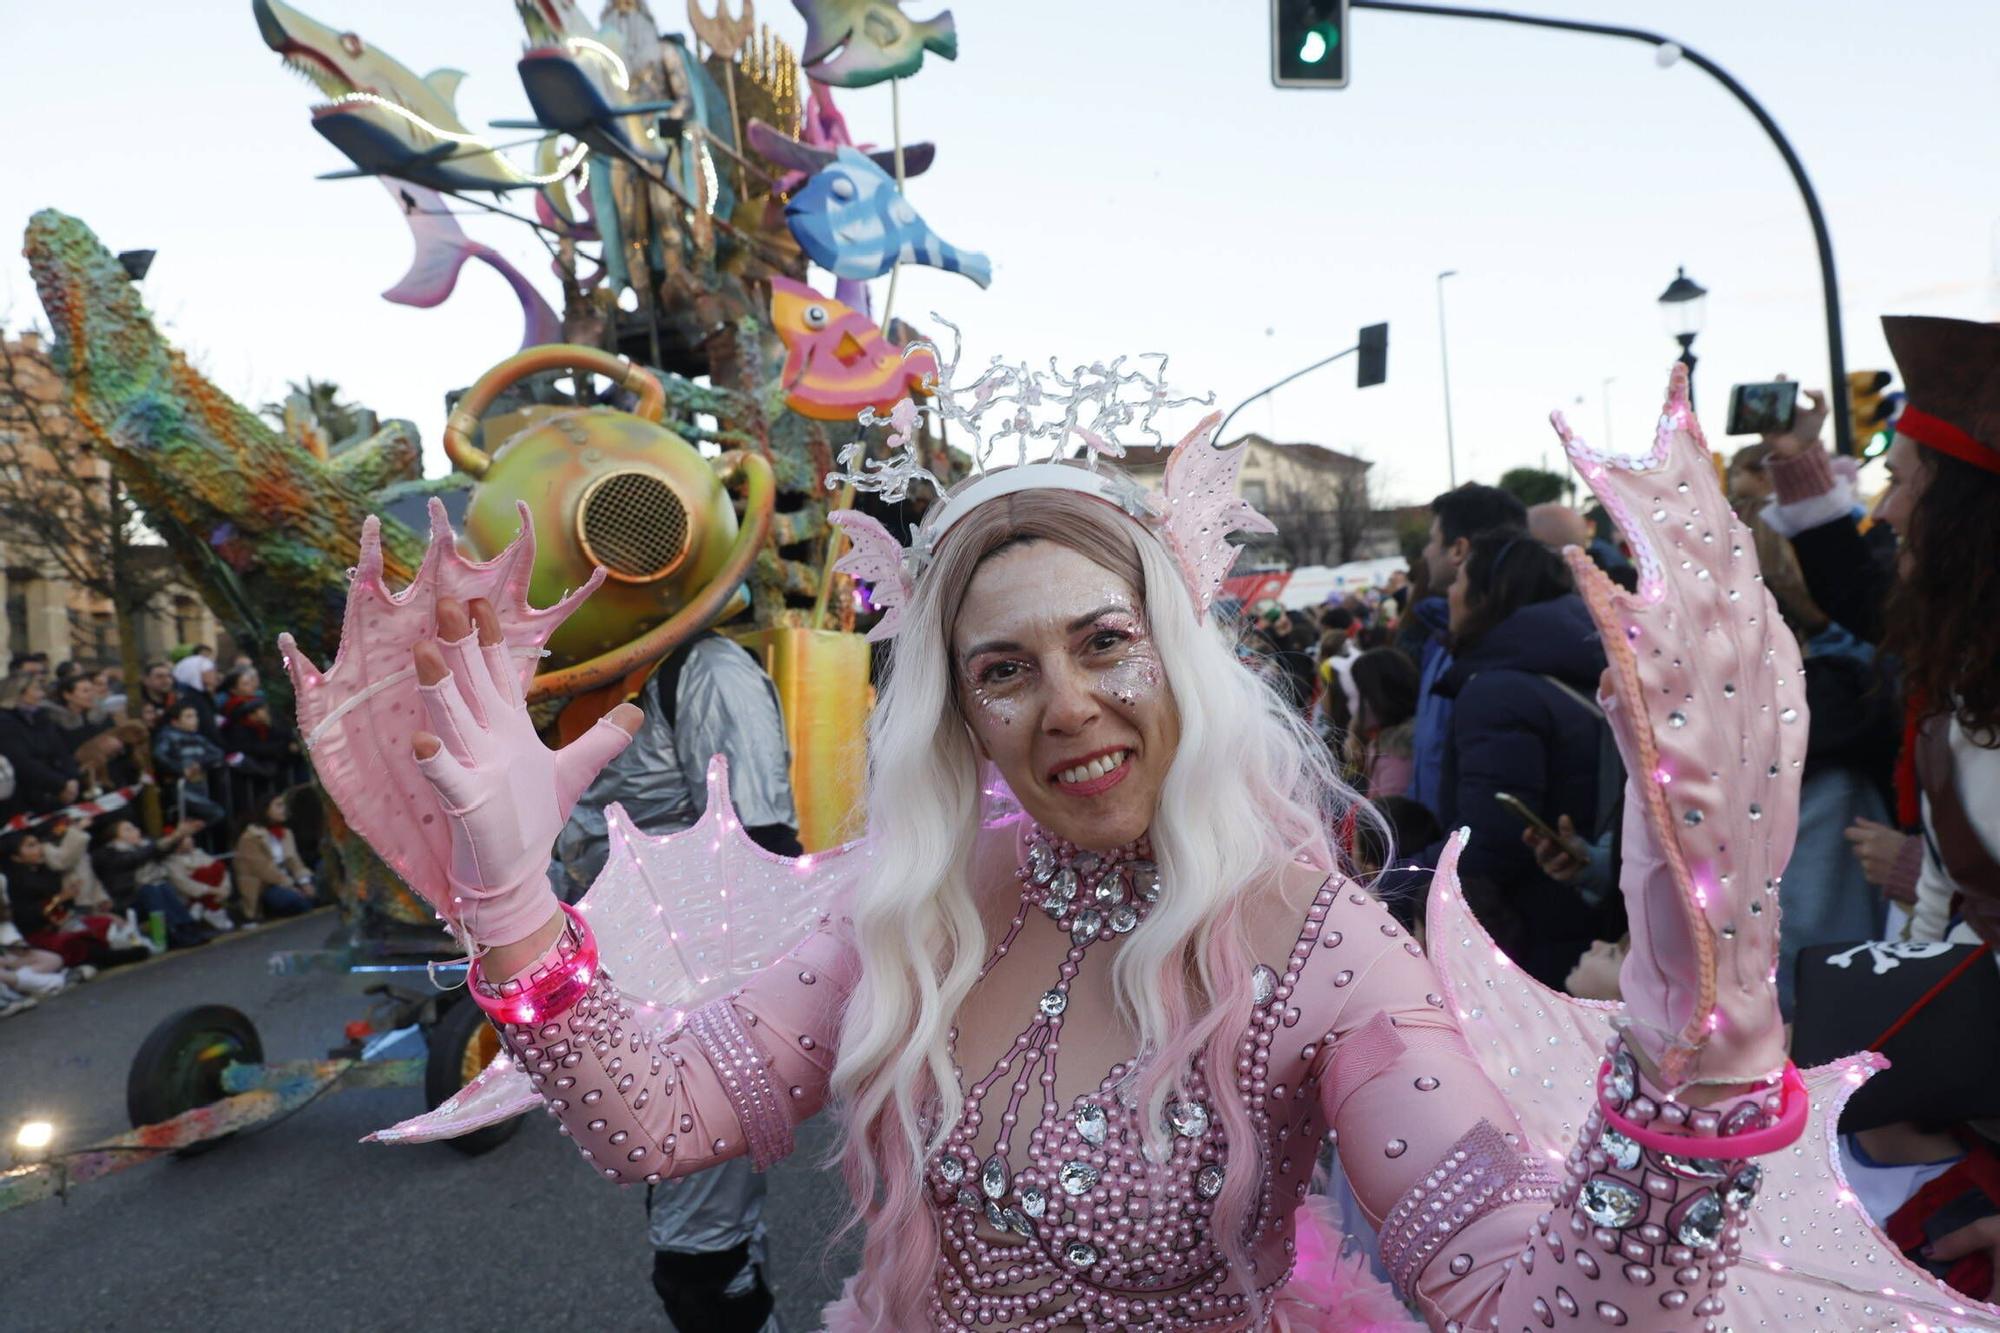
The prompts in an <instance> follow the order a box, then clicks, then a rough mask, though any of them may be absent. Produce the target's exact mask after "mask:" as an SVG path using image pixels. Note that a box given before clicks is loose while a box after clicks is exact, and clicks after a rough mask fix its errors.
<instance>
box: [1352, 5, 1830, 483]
mask: <svg viewBox="0 0 2000 1333" xmlns="http://www.w3.org/2000/svg"><path fill="white" fill-rule="evenodd" d="M1348 3H1349V5H1350V6H1351V7H1352V8H1354V9H1385V10H1389V11H1391V12H1394V13H1400V14H1432V15H1436V16H1437V17H1440V18H1457V19H1486V20H1488V21H1490V22H1495V23H1519V24H1523V25H1525V26H1527V27H1531V28H1558V29H1561V30H1562V31H1565V32H1588V33H1594V34H1596V35H1597V36H1600V37H1625V38H1629V39H1630V40H1632V41H1635V42H1645V43H1646V44H1647V45H1649V46H1656V47H1669V46H1670V47H1672V48H1674V49H1675V50H1676V51H1678V52H1680V54H1681V56H1682V58H1684V59H1685V60H1687V62H1688V63H1689V64H1691V65H1694V66H1696V67H1697V68H1699V69H1702V70H1705V71H1707V72H1708V73H1709V74H1710V75H1711V76H1713V77H1714V79H1715V81H1716V82H1717V83H1720V84H1721V85H1722V86H1723V87H1724V88H1727V89H1728V90H1729V91H1730V93H1731V94H1733V95H1734V96H1735V98H1736V100H1737V101H1739V102H1741V103H1742V104H1743V106H1744V108H1745V109H1746V110H1748V111H1749V112H1750V114H1751V115H1752V116H1755V117H1756V118H1757V123H1758V124H1759V125H1762V126H1763V127H1764V133H1766V134H1768V135H1770V136H1771V142H1772V143H1773V144H1776V145H1777V148H1778V155H1779V156H1780V157H1782V158H1784V159H1785V165H1786V166H1787V167H1789V168H1791V172H1792V181H1793V183H1794V184H1796V185H1797V186H1798V187H1799V194H1800V196H1801V197H1803V198H1804V199H1805V202H1806V216H1807V217H1808V218H1810V219H1811V220H1812V229H1813V240H1814V241H1815V242H1816V243H1817V244H1818V246H1819V278H1820V285H1821V287H1822V288H1823V289H1824V291H1825V295H1826V359H1827V362H1828V366H1829V369H1830V371H1831V376H1830V378H1831V381H1832V382H1831V383H1829V384H1828V385H1827V397H1828V398H1829V399H1831V400H1832V405H1833V447H1834V449H1835V451H1836V452H1839V453H1843V454H1851V453H1853V452H1854V425H1853V422H1852V421H1850V420H1849V414H1848V404H1847V353H1846V350H1845V348H1844V346H1843V345H1842V342H1841V337H1840V289H1839V287H1838V286H1837V285H1836V284H1835V281H1834V276H1833V240H1832V238H1831V237H1829V236H1828V235H1827V231H1826V215H1825V214H1823V213H1821V212H1820V208H1819V196H1818V195H1817V194H1815V193H1814V192H1813V187H1812V181H1811V180H1809V179H1808V178H1807V177H1806V169H1805V164H1804V163H1802V162H1800V161H1799V155H1798V154H1797V153H1795V152H1793V151H1792V145H1791V143H1790V141H1789V140H1787V139H1786V138H1785V134H1784V131H1783V130H1780V129H1779V128H1778V122H1777V121H1775V120H1773V119H1771V113H1770V112H1768V111H1766V110H1765V109H1764V108H1763V107H1762V106H1761V105H1760V104H1759V103H1758V101H1757V99H1756V98H1754V97H1752V96H1751V95H1750V91H1749V89H1747V88H1745V87H1744V86H1743V85H1742V84H1740V83H1738V82H1737V81H1736V80H1735V79H1734V78H1732V77H1731V76H1730V73H1729V71H1728V70H1726V69H1724V68H1723V67H1722V66H1720V65H1718V64H1716V63H1715V62H1714V61H1713V60H1710V59H1709V58H1708V57H1707V56H1705V55H1703V54H1701V53H1700V52H1699V51H1695V50H1693V49H1691V48H1689V47H1687V46H1684V45H1682V44H1681V43H1680V42H1677V41H1675V40H1674V39H1673V38H1671V37H1667V36H1663V35H1662V34H1660V33H1657V32H1648V31H1646V29H1644V28H1624V27H1619V26H1617V25H1615V24H1608V23H1585V22H1582V21H1580V20H1577V19H1551V18H1542V17H1539V16H1537V15H1534V14H1510V13H1507V12H1505V11H1502V10H1492V9H1466V8H1463V7H1461V6H1458V5H1425V4H1409V3H1405V2H1404V0H1348Z"/></svg>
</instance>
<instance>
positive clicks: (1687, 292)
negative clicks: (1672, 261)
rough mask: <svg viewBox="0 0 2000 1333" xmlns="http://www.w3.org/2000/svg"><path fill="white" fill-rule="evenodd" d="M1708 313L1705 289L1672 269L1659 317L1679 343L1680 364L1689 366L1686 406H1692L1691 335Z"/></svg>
mask: <svg viewBox="0 0 2000 1333" xmlns="http://www.w3.org/2000/svg"><path fill="white" fill-rule="evenodd" d="M1707 314H1708V288H1706V287H1704V286H1702V285H1701V284H1700V283H1698V282H1696V281H1695V280H1694V279H1693V278H1690V277H1689V276H1688V274H1687V270H1686V269H1684V268H1682V269H1675V270H1674V280H1673V281H1672V282H1670V283H1668V284H1667V289H1666V290H1665V291H1663V292H1661V293H1660V318H1661V319H1662V320H1664V321H1665V323H1666V326H1667V332H1668V333H1670V334H1672V335H1673V337H1674V339H1675V341H1677V342H1678V343H1680V345H1681V364H1682V365H1684V366H1686V367H1687V368H1688V406H1689V407H1693V406H1694V336H1695V335H1696V334H1697V333H1700V332H1701V326H1702V321H1703V320H1704V319H1705V318H1706V316H1707Z"/></svg>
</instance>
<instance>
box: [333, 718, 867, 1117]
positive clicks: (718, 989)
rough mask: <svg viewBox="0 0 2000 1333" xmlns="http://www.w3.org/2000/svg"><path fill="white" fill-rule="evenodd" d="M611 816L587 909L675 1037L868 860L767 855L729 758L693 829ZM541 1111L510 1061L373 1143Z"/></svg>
mask: <svg viewBox="0 0 2000 1333" xmlns="http://www.w3.org/2000/svg"><path fill="white" fill-rule="evenodd" d="M606 816H607V822H608V824H609V825H610V829H611V849H610V854H609V856H608V857H607V858H606V860H605V863H604V870H603V871H602V873H600V874H599V875H598V877H597V880H596V882H595V883H593V884H592V885H591V886H590V891H589V892H588V893H586V894H584V896H583V901H582V902H580V903H579V904H578V905H577V907H578V910H579V911H581V912H582V913H583V915H584V918H585V919H586V920H588V921H589V922H590V925H591V929H592V930H593V931H594V932H595V933H596V935H597V941H598V948H599V949H600V950H601V951H602V953H601V957H602V958H603V960H604V966H605V970H606V971H607V972H608V973H609V974H610V975H611V976H612V977H614V978H615V979H616V980H617V983H618V989H619V990H620V991H622V992H624V993H625V994H626V995H628V996H630V997H631V998H632V999H633V1000H635V1001H637V1002H638V1003H639V1004H640V1005H641V1006H642V1007H643V1008H644V1009H645V1011H646V1012H647V1013H649V1014H651V1015H653V1019H652V1021H654V1022H656V1023H658V1024H659V1025H660V1026H661V1027H666V1028H672V1027H677V1026H679V1024H680V1022H681V1020H682V1018H683V1017H685V1015H686V1014H687V1013H688V1012H689V1011H690V1010H693V1009H696V1008H699V1007H700V1006H701V1005H703V1004H705V1003H707V1002H708V1001H709V1000H712V999H715V998H716V997H717V996H721V995H727V994H728V993H729V992H731V991H733V990H735V989H736V988H737V987H739V986H741V985H742V984H743V983H744V982H746V981H748V980H749V979H750V978H751V977H753V976H755V975H756V974H757V973H758V972H759V971H760V970H762V969H763V968H764V967H765V966H767V965H769V964H770V963H772V962H775V961H776V960H777V959H779V958H782V957H783V956H784V955H785V954H786V953H788V952H790V951H791V949H792V948H793V947H794V946H796V945H797V944H798V943H799V941H800V940H803V939H804V938H805V937H806V936H807V935H808V934H810V933H811V932H812V930H813V929H814V927H815V926H816V925H817V924H818V922H819V919H820V916H821V914H822V913H823V912H825V911H826V910H827V907H828V904H829V903H830V902H831V900H832V898H833V895H834V893H835V891H836V889H837V888H838V886H839V885H840V884H841V883H843V882H844V881H845V879H846V877H847V872H848V871H849V870H850V869H852V868H854V866H855V864H856V862H858V861H859V860H860V859H861V856H863V855H865V853H861V854H859V855H857V849H859V848H860V847H861V846H862V844H860V843H847V844H844V845H843V846H840V847H836V848H834V849H832V850H831V851H826V852H819V853H816V854H808V855H805V856H801V857H789V856H777V855H774V854H773V853H771V852H767V851H765V850H764V849H763V848H762V847H759V846H758V845H757V844H756V843H754V842H752V841H751V840H750V835H749V834H747V833H745V832H744V831H743V821H742V820H740V819H738V818H737V817H736V811H735V810H734V809H733V808H732V807H731V805H730V803H729V767H728V762H727V761H726V760H725V759H723V757H722V756H721V755H717V756H716V757H715V758H713V759H711V760H710V761H709V764H708V808H707V809H706V810H705V811H704V812H703V814H702V817H701V819H700V820H698V821H697V822H696V823H694V824H693V825H691V826H690V827H688V828H685V829H682V830H681V831H680V832H678V833H669V834H665V835H663V836H659V837H655V836H653V835H652V834H648V833H642V832H640V831H639V830H638V829H636V828H634V827H633V826H632V822H631V821H630V820H629V819H627V818H626V817H625V810H624V808H623V807H622V806H616V805H614V806H612V807H611V808H610V809H609V810H608V811H607V812H606ZM541 1101H542V1099H541V1096H540V1094H538V1093H537V1092H536V1091H535V1090H534V1089H533V1088H531V1087H530V1086H528V1078H527V1075H525V1074H523V1073H522V1072H521V1071H520V1070H518V1069H516V1068H514V1067H513V1064H512V1062H511V1060H510V1059H509V1057H508V1056H507V1054H506V1053H505V1052H504V1051H503V1052H502V1053H501V1054H500V1055H499V1056H498V1057H497V1058H495V1060H494V1061H493V1063H492V1064H490V1065H488V1066H487V1067H486V1068H485V1070H483V1071H482V1072H481V1073H480V1075H479V1077H478V1078H477V1079H475V1080H473V1081H472V1082H471V1083H469V1084H467V1085H466V1086H465V1088H464V1089H463V1090H461V1091H460V1092H459V1093H458V1095H457V1096H455V1097H452V1098H451V1099H450V1100H448V1101H446V1102H445V1103H444V1104H443V1105H441V1106H439V1107H438V1108H437V1109H436V1110H435V1111H432V1112H430V1113H429V1114H427V1115H420V1116H417V1117H415V1118H413V1119H410V1120H405V1121H403V1122H402V1123H401V1124H397V1125H393V1126H391V1127H390V1128H388V1129H383V1130H378V1131H376V1132H375V1133H374V1134H371V1135H369V1138H370V1139H373V1140H375V1141H376V1142H380V1143H427V1142H430V1141H432V1140H434V1139H449V1138H456V1137H457V1136H458V1135H460V1134H469V1133H471V1132H472V1131H473V1130H475V1129H482V1128H484V1127H485V1126H487V1125H491V1124H495V1123H497V1122H499V1121H502V1120H506V1119H509V1118H510V1117H512V1116H517V1115H520V1114H521V1113H522V1112H523V1111H529V1110H533V1109H534V1108H535V1107H537V1106H539V1105H541Z"/></svg>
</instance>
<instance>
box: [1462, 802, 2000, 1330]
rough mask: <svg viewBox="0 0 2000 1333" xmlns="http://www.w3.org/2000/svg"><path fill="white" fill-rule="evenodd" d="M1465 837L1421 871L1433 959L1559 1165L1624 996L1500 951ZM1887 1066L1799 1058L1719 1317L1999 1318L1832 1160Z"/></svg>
mask: <svg viewBox="0 0 2000 1333" xmlns="http://www.w3.org/2000/svg"><path fill="white" fill-rule="evenodd" d="M1463 843H1464V835H1463V834H1460V835H1459V836H1458V837H1455V838H1453V839H1451V840H1450V842H1449V843H1448V844H1447V847H1446V851H1445V854H1444V856H1443V857H1442V858H1441V859H1440V861H1439V863H1438V870H1437V878H1436V879H1435V880H1434V881H1433V883H1432V885H1431V893H1430V906H1429V921H1428V925H1429V933H1428V936H1427V938H1428V940H1429V948H1430V956H1431V961H1432V962H1433V964H1435V966H1436V967H1437V970H1438V978H1439V981H1440V982H1441V983H1442V989H1443V993H1444V997H1445V1004H1446V1006H1447V1008H1448V1009H1449V1011H1450V1012H1451V1013H1453V1014H1455V1015H1456V1016H1457V1018H1458V1022H1459V1026H1460V1027H1461V1028H1463V1029H1464V1032H1465V1036H1466V1040H1467V1041H1469V1042H1470V1043H1471V1045H1472V1051H1473V1054H1474V1055H1476V1056H1477V1057H1478V1059H1479V1063H1480V1064H1481V1065H1482V1066H1483V1067H1484V1068H1485V1070H1486V1075H1487V1077H1488V1078H1490V1079H1492V1080H1493V1083H1494V1085H1495V1086H1496V1087H1498V1088H1499V1089H1500V1091H1501V1093H1502V1094H1504V1095H1505V1096H1506V1098H1507V1101H1508V1103H1509V1104H1510V1105H1512V1106H1513V1108H1514V1111H1515V1114H1516V1115H1518V1116H1519V1117H1520V1125H1521V1130H1522V1133H1523V1134H1524V1135H1525V1137H1526V1141H1527V1145H1528V1150H1529V1151H1530V1152H1535V1153H1540V1154H1541V1155H1542V1156H1544V1157H1545V1158H1547V1159H1548V1160H1549V1162H1550V1164H1551V1165H1552V1166H1554V1167H1555V1168H1556V1169H1558V1170H1560V1168H1561V1163H1562V1161H1563V1158H1564V1157H1565V1155H1566V1154H1567V1153H1568V1152H1569V1150H1570V1148H1571V1147H1572V1146H1574V1145H1575V1143H1576V1141H1577V1134H1578V1131H1579V1128H1580V1126H1581V1125H1582V1123H1583V1117H1584V1115H1585V1113H1586V1112H1587V1111H1588V1109H1589V1106H1588V1098H1589V1096H1590V1089H1591V1088H1592V1087H1593V1086H1594V1085H1595V1080H1596V1076H1597V1065H1598V1061H1599V1059H1600V1058H1601V1056H1602V1055H1603V1052H1604V1046H1605V1042H1606V1041H1607V1040H1609V1038H1610V1036H1611V1023H1612V1020H1613V1019H1614V1018H1615V1017H1617V1016H1618V1014H1619V1012H1620V1010H1621V1009H1622V1007H1623V1006H1621V1005H1618V1004H1605V1003H1598V1002H1594V1001H1589V1000H1577V999H1572V998H1571V997H1570V996H1567V995H1564V994H1561V993H1560V992H1558V991H1552V990H1550V989H1549V988H1548V987H1546V986H1543V985H1542V984H1541V983H1540V982H1538V981H1536V980H1535V979H1534V978H1533V977H1530V976H1528V975H1526V974H1525V973H1523V972H1522V971H1521V969H1520V968H1518V967H1516V966H1513V965H1512V964H1511V963H1509V962H1508V961H1506V956H1505V955H1504V954H1503V953H1501V951H1500V949H1499V947H1498V946H1497V945H1495V944H1494V943H1493V940H1492V937H1490V936H1489V935H1487V933H1486V931H1485V930H1484V929H1483V928H1482V927H1481V926H1480V925H1479V923H1478V921H1476V920H1474V919H1473V915H1472V912H1471V911H1470V910H1469V909H1468V908H1467V907H1466V905H1465V897H1464V895H1463V894H1462V893H1460V892H1459V886H1458V853H1459V850H1460V848H1461V847H1462V846H1463ZM1885 1067H1886V1062H1885V1061H1884V1060H1883V1059H1882V1057H1881V1056H1879V1055H1874V1054H1870V1053H1865V1052H1864V1053H1862V1054H1859V1055H1852V1056H1849V1057H1847V1058H1846V1059H1844V1060H1836V1061H1833V1062H1832V1063H1830V1064H1824V1065H1820V1066H1818V1067H1817V1068H1814V1069H1809V1070H1806V1071H1805V1080H1806V1088H1807V1091H1808V1092H1809V1094H1810V1095H1811V1098H1812V1118H1811V1120H1810V1122H1809V1123H1808V1124H1807V1126H1806V1133H1805V1137H1804V1138H1803V1139H1801V1140H1800V1141H1799V1143H1798V1144H1797V1145H1796V1146H1794V1147H1792V1148H1789V1149H1786V1150H1785V1151H1784V1152H1780V1153H1774V1154H1772V1155H1770V1156H1768V1157H1762V1158H1759V1159H1758V1160H1757V1165H1758V1166H1759V1167H1761V1168H1763V1171H1764V1182H1763V1187H1762V1188H1761V1189H1760V1190H1759V1191H1758V1194H1757V1199H1756V1202H1755V1203H1753V1204H1752V1205H1751V1206H1750V1224H1749V1226H1747V1227H1746V1228H1744V1231H1743V1237H1742V1239H1743V1258H1742V1260H1741V1262H1739V1263H1738V1264H1737V1266H1736V1267H1735V1268H1734V1269H1733V1270H1732V1271H1731V1273H1730V1282H1729V1286H1728V1288H1727V1289H1726V1290H1725V1292H1724V1295H1723V1299H1724V1300H1726V1301H1727V1302H1728V1306H1727V1315H1728V1318H1727V1320H1726V1322H1727V1323H1729V1324H1731V1325H1732V1326H1734V1327H1737V1328H1799V1329H1841V1330H1843V1331H1844V1333H1848V1331H1851V1333H1889V1330H1897V1333H1907V1331H1908V1330H1911V1329H1919V1328H1928V1329H1931V1330H1933V1333H1947V1330H1975V1329H1987V1330H1990V1329H1993V1328H2000V1306H1996V1305H1989V1304H1987V1303H1985V1302H1983V1301H1975V1300H1972V1299H1971V1298H1969V1297H1966V1296H1963V1295H1960V1294H1959V1293H1958V1292H1956V1291H1953V1290H1952V1289H1951V1288H1949V1287H1947V1286H1945V1285H1943V1284H1942V1283H1940V1282H1938V1281H1937V1280H1936V1279H1935V1278H1933V1277H1931V1275H1930V1274H1928V1273H1926V1272H1924V1271H1923V1270H1922V1269H1920V1268H1918V1267H1916V1266H1915V1265H1914V1264H1912V1263H1910V1262H1909V1261H1908V1260H1907V1259H1905V1258H1904V1257H1903V1255H1902V1252H1901V1251H1899V1250H1898V1249H1897V1248H1896V1247H1895V1246H1894V1245H1893V1244H1891V1243H1890V1242H1889V1240H1888V1238H1887V1237H1885V1236H1883V1235H1882V1233H1881V1232H1880V1231H1879V1230H1877V1229H1876V1227H1875V1225H1874V1223H1873V1222H1871V1221H1870V1220H1869V1218H1868V1215H1867V1214H1866V1213H1865V1212H1863V1211H1862V1208H1861V1205H1860V1204H1859V1202H1858V1201H1857V1200H1856V1198H1855V1195H1854V1191H1853V1190H1851V1189H1849V1188H1848V1185H1847V1179H1846V1177H1845V1176H1844V1175H1842V1173H1841V1169H1840V1154H1839V1150H1838V1148H1837V1146H1836V1143H1835V1137H1836V1133H1837V1130H1836V1126H1837V1125H1838V1124H1839V1121H1840V1112H1841V1108H1842V1107H1844V1106H1845V1105H1846V1104H1847V1099H1848V1098H1849V1097H1850V1096H1852V1095H1853V1094H1854V1090H1855V1089H1856V1088H1858V1087H1860V1086H1861V1085H1862V1084H1863V1083H1865V1082H1867V1080H1868V1078H1869V1077H1870V1075H1872V1074H1874V1073H1875V1072H1876V1071H1877V1070H1879V1069H1882V1068H1885Z"/></svg>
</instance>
